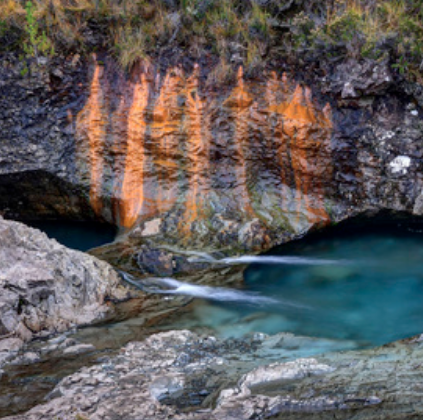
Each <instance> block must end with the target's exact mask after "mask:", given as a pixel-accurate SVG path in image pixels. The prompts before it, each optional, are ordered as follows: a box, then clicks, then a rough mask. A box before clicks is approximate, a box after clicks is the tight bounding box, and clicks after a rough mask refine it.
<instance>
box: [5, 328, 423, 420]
mask: <svg viewBox="0 0 423 420" xmlns="http://www.w3.org/2000/svg"><path fill="white" fill-rule="evenodd" d="M421 343H422V340H421V337H416V338H414V339H410V340H404V341H401V342H397V343H394V344H390V345H386V346H383V347H380V348H376V349H371V350H365V351H359V352H357V351H343V352H330V350H331V349H332V348H336V347H337V346H338V347H339V343H336V342H331V341H330V340H326V342H325V341H324V340H321V342H320V343H319V340H316V339H310V338H305V337H296V336H293V335H292V334H278V335H276V336H270V337H269V336H266V335H264V334H256V335H255V336H253V337H250V338H244V339H241V340H226V341H221V340H219V339H216V338H214V337H205V336H204V337H200V336H198V335H196V334H193V333H191V332H189V331H171V332H167V333H161V334H156V335H152V336H150V337H148V338H147V339H146V340H144V341H143V342H132V343H130V344H128V345H127V346H125V347H124V348H122V350H121V352H120V354H119V355H118V356H115V357H110V358H103V359H102V360H101V362H100V363H98V364H96V365H94V366H91V367H86V368H83V369H81V370H80V371H78V372H76V373H74V374H72V375H70V376H68V377H66V378H65V379H63V380H62V381H61V382H60V383H59V384H58V385H57V386H56V388H55V389H54V390H53V391H52V392H51V393H50V394H49V396H48V397H47V402H45V403H44V404H41V405H39V406H37V407H34V408H33V409H31V410H30V411H29V412H27V413H25V414H22V415H17V416H12V417H6V418H7V419H8V420H21V419H22V420H23V419H30V420H32V419H33V420H40V419H74V418H75V419H82V418H83V419H90V420H99V419H121V418H125V419H134V420H135V419H140V418H142V419H146V420H147V419H163V420H165V419H170V418H173V419H193V420H194V419H198V420H200V419H204V420H206V419H216V420H226V419H227V420H229V419H230V420H240V419H264V418H272V419H279V418H280V419H282V418H283V419H306V418H313V419H329V418H334V416H335V418H339V419H382V418H383V419H399V418H419V416H421V415H423V406H422V402H421V398H420V396H421V389H420V382H419V381H418V378H419V377H420V375H421V373H420V372H419V371H420V365H421V362H420V361H421V358H422V351H423V347H422V344H421ZM316 344H317V345H319V344H320V345H322V344H323V347H324V346H326V350H327V351H329V353H325V354H323V355H317V356H314V357H307V358H304V357H303V356H304V355H307V352H310V351H311V350H310V349H311V348H313V346H316ZM349 346H351V343H344V347H345V349H348V347H349Z"/></svg>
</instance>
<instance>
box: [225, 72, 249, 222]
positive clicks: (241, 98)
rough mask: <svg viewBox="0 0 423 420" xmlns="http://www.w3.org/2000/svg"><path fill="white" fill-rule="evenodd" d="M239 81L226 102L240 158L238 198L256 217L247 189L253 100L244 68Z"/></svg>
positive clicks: (244, 207)
mask: <svg viewBox="0 0 423 420" xmlns="http://www.w3.org/2000/svg"><path fill="white" fill-rule="evenodd" d="M237 80H238V83H237V86H236V87H235V88H234V89H233V91H232V93H231V95H230V96H229V98H228V99H227V100H226V101H225V105H227V106H229V107H230V108H231V110H232V113H233V116H234V120H235V135H234V142H235V147H236V154H237V158H238V162H237V164H236V166H235V168H236V174H237V185H238V193H239V196H238V197H237V198H238V199H239V201H240V202H241V205H242V206H243V207H242V209H243V210H244V211H246V212H247V213H248V214H249V215H254V210H253V208H252V207H251V202H250V195H249V193H248V187H247V164H246V159H245V153H244V147H245V142H246V140H247V139H248V138H249V130H248V123H249V118H250V107H251V105H252V103H253V98H252V97H251V95H250V94H249V93H248V91H247V90H246V89H245V84H244V78H243V70H242V67H239V69H238V75H237Z"/></svg>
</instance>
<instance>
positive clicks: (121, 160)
mask: <svg viewBox="0 0 423 420" xmlns="http://www.w3.org/2000/svg"><path fill="white" fill-rule="evenodd" d="M56 60H57V61H58V60H59V59H56ZM19 66H20V64H19V62H18V61H17V60H16V59H15V58H14V56H13V55H9V56H5V57H4V59H3V60H2V62H1V67H0V73H1V76H2V77H1V78H2V82H1V86H0V124H1V126H2V127H3V130H2V132H1V134H0V136H1V142H2V147H1V150H0V161H1V165H0V193H1V194H0V211H2V213H3V214H4V215H5V216H6V217H10V218H18V219H22V220H25V219H34V218H68V219H69V218H70V219H85V220H93V219H96V220H103V221H107V222H109V223H113V224H115V225H117V226H119V227H121V229H122V232H123V233H125V234H126V235H123V236H122V237H121V241H120V243H119V242H118V243H117V244H115V245H113V247H107V248H105V249H104V250H101V251H99V253H98V255H103V257H106V258H107V259H109V260H110V261H114V262H115V263H116V262H118V260H119V263H120V264H124V265H125V264H127V265H129V266H131V265H132V266H133V264H132V263H131V262H130V261H129V260H128V258H126V259H125V257H122V256H120V257H119V258H118V256H117V255H118V254H119V250H120V249H121V248H122V247H123V248H125V249H131V252H128V255H129V254H131V255H134V253H136V252H138V254H140V255H139V258H138V261H142V260H145V259H148V255H146V254H145V253H144V251H142V249H144V248H145V247H146V248H148V249H149V250H151V249H157V248H160V247H161V246H162V245H163V244H167V245H169V244H170V245H172V246H175V247H176V248H191V249H192V248H197V249H198V248H200V249H215V250H221V251H224V252H225V253H232V254H233V253H237V252H241V251H242V252H251V251H252V252H257V251H261V250H266V249H268V248H270V247H271V246H273V245H275V244H278V243H281V242H284V241H285V240H287V239H289V238H292V237H295V236H298V235H301V234H303V233H305V232H307V231H309V230H310V229H314V228H318V227H322V226H325V225H327V224H330V223H333V222H338V221H340V220H343V219H345V218H348V217H350V216H353V215H357V214H360V213H366V212H373V213H374V212H377V211H379V210H394V211H406V212H408V213H410V214H411V213H415V214H418V215H419V214H421V213H422V209H421V207H422V205H421V201H422V199H421V191H422V176H421V169H422V168H421V157H422V154H423V150H422V147H421V145H420V142H419V139H420V138H421V136H422V126H421V119H420V112H421V110H420V107H419V95H418V89H416V86H413V85H411V84H407V85H406V84H405V83H404V82H402V84H401V83H399V81H398V80H394V79H395V76H394V75H393V74H392V72H391V69H390V67H389V66H388V64H387V63H384V62H383V61H382V62H376V61H372V60H368V61H365V62H361V63H359V62H357V61H354V60H351V61H349V62H347V63H343V64H338V65H332V66H331V67H328V66H327V68H323V69H321V70H320V72H309V73H307V72H296V71H295V69H294V68H291V69H290V68H288V67H287V68H286V70H287V71H285V72H283V73H277V72H268V73H263V74H262V75H261V76H260V77H258V78H255V79H251V78H246V77H244V75H243V74H242V67H239V69H238V75H237V78H236V81H235V82H234V83H233V84H232V85H226V86H219V87H217V86H213V84H210V83H209V82H208V80H207V76H208V74H209V73H210V72H209V70H208V69H207V68H201V67H200V66H198V65H194V66H193V67H192V68H191V69H183V68H182V67H174V68H168V69H167V70H162V71H161V70H160V69H159V68H156V67H154V65H152V64H148V65H147V64H145V65H141V64H140V65H139V66H136V67H135V68H134V69H133V71H132V72H131V74H130V75H126V76H125V74H124V73H122V72H121V71H120V70H119V69H118V67H117V66H116V64H115V63H114V62H113V60H111V59H109V58H107V57H101V59H100V57H93V58H92V59H91V60H88V61H85V60H82V59H81V58H80V57H79V56H74V57H69V58H68V59H67V60H59V61H58V62H57V63H49V64H46V65H44V66H38V67H34V68H33V71H32V72H31V73H30V74H29V75H25V76H22V75H21V74H20V73H19ZM394 82H395V83H394ZM140 250H141V251H140ZM132 251H134V252H132ZM141 265H142V267H141V268H142V270H144V271H147V272H151V267H150V266H149V264H144V265H143V264H141ZM150 265H151V264H150ZM138 268H139V267H138Z"/></svg>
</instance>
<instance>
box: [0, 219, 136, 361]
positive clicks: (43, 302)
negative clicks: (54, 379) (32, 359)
mask: <svg viewBox="0 0 423 420" xmlns="http://www.w3.org/2000/svg"><path fill="white" fill-rule="evenodd" d="M0 237H1V241H0V265H1V270H0V289H1V293H0V344H1V347H0V363H1V359H2V358H6V357H8V356H7V355H10V353H11V352H13V351H16V350H18V349H19V348H20V347H21V346H22V344H23V342H25V341H29V340H30V339H32V338H33V337H34V336H45V335H49V334H52V333H56V332H60V331H65V330H67V329H69V328H70V327H72V326H78V325H88V324H93V323H96V322H100V321H104V320H107V319H108V318H111V317H113V314H114V311H115V307H114V303H112V302H116V301H121V300H124V299H127V298H128V297H129V296H130V294H129V292H128V290H127V289H125V288H124V287H123V286H122V285H121V284H120V279H119V276H118V275H117V273H116V271H115V270H113V268H112V267H111V266H110V265H109V264H107V263H105V262H103V261H99V260H97V259H96V258H94V257H92V256H90V255H87V254H84V253H82V252H78V251H74V250H70V249H67V248H65V247H64V246H62V245H60V244H59V243H57V242H56V241H55V240H52V239H49V238H48V237H47V236H46V235H45V234H44V233H42V232H40V231H38V230H36V229H32V228H29V227H27V226H25V225H23V224H21V223H17V222H11V221H6V220H4V219H2V218H1V217H0Z"/></svg>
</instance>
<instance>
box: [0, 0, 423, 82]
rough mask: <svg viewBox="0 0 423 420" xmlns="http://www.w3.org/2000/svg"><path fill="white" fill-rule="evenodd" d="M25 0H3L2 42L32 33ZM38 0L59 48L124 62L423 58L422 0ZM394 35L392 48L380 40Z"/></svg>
mask: <svg viewBox="0 0 423 420" xmlns="http://www.w3.org/2000/svg"><path fill="white" fill-rule="evenodd" d="M27 1H28V0H0V49H1V48H3V49H5V48H9V49H18V48H19V47H20V45H23V44H25V42H27V38H26V37H27V34H28V30H27V29H28V28H27V25H28V22H27V16H26V11H25V4H26V2H27ZM31 1H32V2H33V4H34V17H35V19H36V21H37V25H38V28H39V33H40V34H42V33H43V32H45V34H46V36H47V37H48V41H49V42H51V43H52V44H53V45H54V47H55V51H56V52H58V53H68V52H71V51H77V52H79V53H81V52H82V53H89V52H91V51H99V50H109V51H112V52H113V53H114V54H115V55H116V56H117V58H118V59H119V61H120V63H121V65H122V66H123V67H125V68H130V67H132V66H133V65H134V64H135V63H136V62H137V61H138V60H145V59H146V58H147V57H149V56H152V55H153V56H156V57H157V56H158V55H159V56H160V54H161V51H162V50H163V51H164V50H166V49H167V51H168V52H167V54H170V53H169V51H188V52H189V54H191V55H193V58H194V59H195V58H196V57H197V56H198V57H199V56H201V54H204V53H205V52H206V53H207V54H212V55H214V56H216V57H219V58H220V59H221V65H220V66H219V67H218V68H217V69H216V71H215V77H217V78H219V79H221V78H222V77H223V76H222V75H223V73H225V71H227V70H228V66H229V67H230V66H232V65H234V66H236V65H238V64H239V62H240V60H241V61H242V62H243V63H244V64H245V65H246V67H247V68H246V70H247V72H248V69H249V68H250V69H254V68H261V67H263V66H265V64H266V59H267V57H268V56H269V54H270V55H271V54H272V52H274V51H278V54H281V55H283V54H284V51H285V53H286V54H290V55H296V54H298V53H299V52H300V53H301V54H314V57H315V59H316V60H318V59H319V57H322V56H327V55H329V56H333V55H338V56H339V57H340V58H343V57H348V56H354V57H355V58H357V59H361V58H368V57H370V58H375V59H378V58H380V57H382V56H385V55H386V54H388V55H389V57H390V59H391V61H392V64H393V66H394V68H395V69H397V70H398V71H399V72H401V73H409V72H410V71H412V72H416V71H419V68H420V65H421V64H422V59H423V23H422V22H423V5H422V2H421V0H386V1H375V0H346V1H342V0H332V1H329V0H298V1H296V2H295V3H294V6H292V7H291V9H290V10H289V11H284V12H283V13H282V12H281V11H280V10H282V9H283V6H284V5H285V3H286V2H284V1H283V0H280V1H277V0H270V2H269V3H268V4H270V6H268V7H263V6H260V5H259V3H258V2H256V0H242V1H241V0H179V1H176V3H175V4H176V6H174V7H172V6H170V4H171V2H165V0H31ZM275 22H276V25H275ZM279 28H285V29H283V30H281V29H279ZM287 28H288V29H287ZM93 34H94V35H95V36H94V37H93ZM2 37H3V39H4V38H7V39H6V41H7V42H2ZM93 38H95V40H94V41H93ZM387 38H392V40H391V41H390V43H391V44H392V45H391V46H390V47H389V48H390V49H389V50H388V49H387V48H385V47H383V46H382V47H381V46H380V45H381V44H383V42H384V40H385V39H387ZM231 63H233V64H231ZM220 73H221V74H220ZM228 74H230V73H228Z"/></svg>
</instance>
